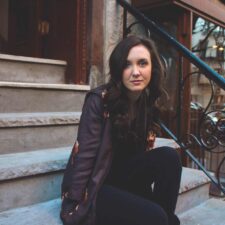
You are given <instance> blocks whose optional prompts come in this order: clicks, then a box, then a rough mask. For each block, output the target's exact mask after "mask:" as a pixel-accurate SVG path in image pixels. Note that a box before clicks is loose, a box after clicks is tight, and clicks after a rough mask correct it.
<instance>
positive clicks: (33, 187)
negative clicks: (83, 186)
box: [0, 162, 63, 212]
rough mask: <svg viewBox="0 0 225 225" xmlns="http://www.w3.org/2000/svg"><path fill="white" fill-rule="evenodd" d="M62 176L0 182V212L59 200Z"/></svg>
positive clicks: (48, 175)
mask: <svg viewBox="0 0 225 225" xmlns="http://www.w3.org/2000/svg"><path fill="white" fill-rule="evenodd" d="M9 163H10V162H9ZM62 175H63V173H62V172H55V173H49V174H43V175H41V174H40V175H36V176H31V177H25V178H19V179H15V180H9V181H4V182H1V183H0V196H1V198H0V212H1V211H5V210H8V209H12V208H18V207H22V206H27V205H32V204H37V203H39V202H44V201H48V200H51V199H54V198H59V197H60V188H61V183H62Z"/></svg>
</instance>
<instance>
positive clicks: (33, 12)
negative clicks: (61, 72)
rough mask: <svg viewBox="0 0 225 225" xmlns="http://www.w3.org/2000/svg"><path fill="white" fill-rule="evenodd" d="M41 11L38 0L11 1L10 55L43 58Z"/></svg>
mask: <svg viewBox="0 0 225 225" xmlns="http://www.w3.org/2000/svg"><path fill="white" fill-rule="evenodd" d="M40 16H41V10H40V6H39V1H38V0H32V1H30V0H20V1H17V0H10V1H9V28H8V30H9V44H8V49H9V53H10V54H14V55H23V56H32V57H41V51H40V50H41V37H40V35H39V33H38V22H39V18H40Z"/></svg>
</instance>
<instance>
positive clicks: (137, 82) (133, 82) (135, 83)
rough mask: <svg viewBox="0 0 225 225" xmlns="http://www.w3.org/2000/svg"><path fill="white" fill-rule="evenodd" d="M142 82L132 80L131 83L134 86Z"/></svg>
mask: <svg viewBox="0 0 225 225" xmlns="http://www.w3.org/2000/svg"><path fill="white" fill-rule="evenodd" d="M141 82H142V80H132V81H131V83H132V84H134V85H139V84H140V83H141Z"/></svg>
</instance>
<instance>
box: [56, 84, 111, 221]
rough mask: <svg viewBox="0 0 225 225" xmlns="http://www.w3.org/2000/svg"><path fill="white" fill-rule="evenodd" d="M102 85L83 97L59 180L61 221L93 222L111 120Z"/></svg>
mask: <svg viewBox="0 0 225 225" xmlns="http://www.w3.org/2000/svg"><path fill="white" fill-rule="evenodd" d="M105 91H106V90H105V87H104V86H102V87H99V88H97V89H94V90H91V91H90V92H89V93H88V94H87V95H86V98H85V102H84V106H83V109H82V115H81V120H80V125H79V129H78V136H77V141H76V142H75V144H74V147H73V150H72V153H71V155H70V158H69V161H68V164H67V167H66V170H65V173H64V178H63V182H62V200H63V201H62V209H61V213H60V216H61V219H62V221H63V224H64V225H94V224H95V202H96V195H97V192H98V190H99V188H100V187H101V185H102V183H103V180H104V178H105V177H106V175H107V172H108V170H109V168H110V166H111V161H112V143H111V132H110V131H111V123H110V120H109V114H108V112H107V106H106V104H105V102H104V96H105Z"/></svg>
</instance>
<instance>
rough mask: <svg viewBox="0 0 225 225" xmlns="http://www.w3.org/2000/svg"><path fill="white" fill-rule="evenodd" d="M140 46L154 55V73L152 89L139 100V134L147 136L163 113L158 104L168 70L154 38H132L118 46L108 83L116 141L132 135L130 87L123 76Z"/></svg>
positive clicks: (146, 91) (112, 58) (113, 54)
mask: <svg viewBox="0 0 225 225" xmlns="http://www.w3.org/2000/svg"><path fill="white" fill-rule="evenodd" d="M137 45H143V46H145V47H146V48H147V49H148V51H149V53H150V56H151V63H152V74H151V80H150V82H149V84H148V86H147V87H146V88H145V90H144V91H143V92H142V95H141V97H140V98H139V102H138V107H137V113H136V114H137V126H138V128H137V130H136V131H135V132H138V133H139V134H140V135H144V136H146V132H147V131H148V130H149V129H154V124H155V121H156V120H157V117H158V114H159V110H158V107H157V104H156V101H157V99H158V98H159V97H160V96H161V94H162V92H163V88H162V86H161V80H162V76H163V74H164V72H165V70H164V66H163V64H162V62H161V59H160V56H159V53H158V51H157V49H156V45H155V43H154V42H153V41H152V40H150V39H144V38H141V37H138V36H129V37H127V38H125V39H123V40H122V41H121V42H119V43H118V44H117V46H116V47H115V48H114V50H113V51H112V53H111V56H110V59H109V68H110V80H109V82H108V84H107V87H108V88H107V89H108V94H107V101H108V108H109V112H110V115H111V116H110V117H111V120H112V127H113V134H114V137H115V138H116V139H124V140H126V139H127V138H128V136H129V132H128V131H129V127H130V124H131V120H132V118H131V117H130V114H129V107H128V103H129V101H128V97H127V95H126V88H125V86H124V85H123V82H122V74H123V70H124V68H125V66H126V62H127V57H128V54H129V51H130V49H131V48H133V47H134V46H137ZM144 115H145V116H144ZM140 124H141V125H140ZM131 132H134V131H131Z"/></svg>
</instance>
